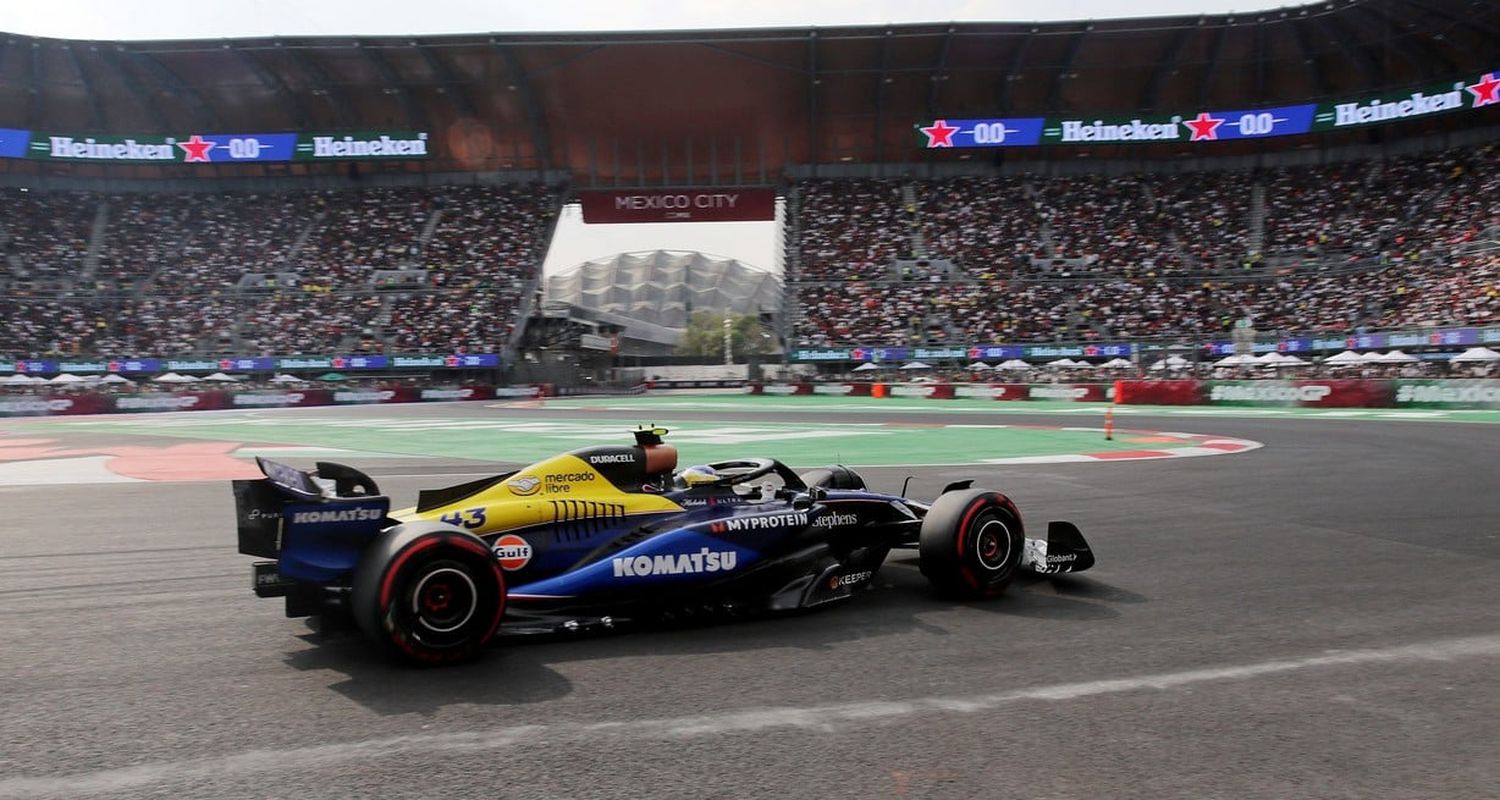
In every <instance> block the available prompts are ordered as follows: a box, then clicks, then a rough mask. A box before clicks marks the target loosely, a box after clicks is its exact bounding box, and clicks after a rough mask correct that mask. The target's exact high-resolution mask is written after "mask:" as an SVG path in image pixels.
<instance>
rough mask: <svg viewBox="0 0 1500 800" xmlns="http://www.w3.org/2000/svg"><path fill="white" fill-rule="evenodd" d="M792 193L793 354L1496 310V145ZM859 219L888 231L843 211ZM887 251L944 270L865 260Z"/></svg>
mask: <svg viewBox="0 0 1500 800" xmlns="http://www.w3.org/2000/svg"><path fill="white" fill-rule="evenodd" d="M796 192H797V193H798V194H799V195H800V198H802V199H804V200H805V198H808V197H812V198H814V201H813V202H802V203H800V204H798V206H797V208H798V210H799V212H800V213H799V214H798V218H797V219H796V220H795V221H794V228H793V229H794V230H795V231H796V233H797V237H798V239H797V241H796V242H795V246H796V247H797V255H798V258H797V259H796V260H795V261H793V262H792V263H793V264H794V269H793V270H792V271H791V274H789V275H788V280H789V284H790V285H789V291H790V293H791V295H792V297H793V298H794V299H795V308H797V309H798V312H797V316H796V319H795V322H794V344H796V345H800V346H837V345H850V344H912V343H919V342H927V343H940V342H953V341H970V342H973V341H1013V342H1026V341H1049V340H1059V339H1061V340H1078V341H1086V340H1091V339H1098V338H1141V337H1181V336H1196V335H1223V334H1225V333H1226V332H1227V331H1228V330H1230V328H1232V327H1233V325H1234V324H1235V322H1236V321H1238V320H1240V319H1242V318H1244V317H1247V316H1248V317H1250V318H1251V319H1252V320H1254V321H1255V324H1256V327H1257V328H1258V329H1260V330H1263V331H1284V332H1296V331H1319V330H1321V331H1344V330H1354V329H1356V328H1359V329H1370V330H1375V329H1383V328H1394V327H1411V326H1418V325H1460V324H1464V325H1473V324H1491V323H1494V322H1495V321H1496V320H1497V319H1500V297H1497V293H1500V287H1497V283H1496V274H1495V270H1496V268H1497V257H1496V255H1495V251H1496V250H1497V249H1500V248H1497V246H1496V244H1495V243H1494V241H1493V240H1495V239H1496V238H1500V237H1497V230H1500V229H1497V226H1500V148H1497V147H1495V146H1486V147H1479V148H1467V149H1458V150H1449V151H1445V152H1441V153H1433V154H1426V155H1418V156H1403V157H1399V158H1393V159H1390V160H1386V161H1375V162H1370V161H1363V162H1352V163H1346V164H1332V165H1326V166H1313V167H1295V168H1282V169H1276V170H1271V171H1267V172H1263V173H1255V172H1209V173H1199V174H1191V175H1170V176H1169V175H1139V174H1137V175H1124V176H1113V177H1105V176H1072V177H1065V178H1064V177H1044V176H1022V177H993V178H976V177H965V178H949V179H942V180H931V181H925V180H912V181H887V182H884V183H880V182H873V181H865V180H860V181H847V182H840V181H835V180H826V179H823V180H816V181H804V182H802V183H800V184H799V185H798V186H797V188H796ZM908 197H916V198H919V201H918V202H917V203H915V204H912V205H908V204H906V203H905V202H904V199H905V198H908ZM870 219H878V220H887V221H888V222H887V223H886V224H883V225H880V226H877V227H878V228H879V230H878V231H874V232H871V229H872V226H871V225H867V224H864V223H863V222H858V221H857V220H870ZM851 220H856V222H851ZM1486 231H1488V233H1486ZM1481 239H1487V240H1489V241H1487V242H1485V243H1481V241H1480V240H1481ZM834 242H836V243H837V245H836V246H834V245H831V244H830V243H834ZM1481 245H1482V246H1481ZM1486 248H1488V249H1486ZM901 253H907V254H911V255H912V256H915V257H918V258H922V257H928V258H944V259H950V260H952V261H953V262H955V263H956V264H958V265H959V267H960V268H961V274H958V275H956V276H948V275H938V274H932V275H916V276H913V275H903V274H897V273H895V272H893V271H892V270H891V269H889V268H881V266H880V264H879V263H878V262H877V263H873V264H872V263H871V258H872V254H879V255H880V256H881V257H885V258H887V259H889V258H892V257H894V255H895V254H901Z"/></svg>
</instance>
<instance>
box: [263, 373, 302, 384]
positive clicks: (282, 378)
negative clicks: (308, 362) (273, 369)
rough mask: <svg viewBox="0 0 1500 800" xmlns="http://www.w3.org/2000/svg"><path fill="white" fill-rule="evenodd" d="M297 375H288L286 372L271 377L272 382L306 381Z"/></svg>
mask: <svg viewBox="0 0 1500 800" xmlns="http://www.w3.org/2000/svg"><path fill="white" fill-rule="evenodd" d="M306 382H307V381H304V380H302V379H301V378H299V377H297V376H296V375H288V374H286V373H285V372H283V373H281V374H280V375H277V376H276V377H274V378H272V379H271V383H306Z"/></svg>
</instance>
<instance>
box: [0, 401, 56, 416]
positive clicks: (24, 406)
mask: <svg viewBox="0 0 1500 800" xmlns="http://www.w3.org/2000/svg"><path fill="white" fill-rule="evenodd" d="M72 407H73V401H72V400H4V401H0V414H46V413H48V412H52V411H67V410H68V409H70V408H72Z"/></svg>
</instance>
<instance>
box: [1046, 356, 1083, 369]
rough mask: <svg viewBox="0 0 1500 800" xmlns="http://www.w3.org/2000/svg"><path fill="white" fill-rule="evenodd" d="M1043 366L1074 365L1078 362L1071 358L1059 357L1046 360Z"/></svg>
mask: <svg viewBox="0 0 1500 800" xmlns="http://www.w3.org/2000/svg"><path fill="white" fill-rule="evenodd" d="M1044 366H1048V367H1076V366H1078V362H1077V361H1074V360H1073V359H1071V358H1059V359H1057V360H1056V361H1048V362H1047V363H1046V364H1045V365H1044Z"/></svg>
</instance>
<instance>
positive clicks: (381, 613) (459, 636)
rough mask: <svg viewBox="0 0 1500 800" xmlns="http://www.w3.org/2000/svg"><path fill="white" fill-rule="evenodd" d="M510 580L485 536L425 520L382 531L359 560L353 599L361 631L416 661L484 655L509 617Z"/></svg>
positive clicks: (427, 663) (388, 650) (433, 662)
mask: <svg viewBox="0 0 1500 800" xmlns="http://www.w3.org/2000/svg"><path fill="white" fill-rule="evenodd" d="M505 591H506V590H505V577H504V575H502V573H501V572H500V564H499V563H498V562H497V561H496V560H495V559H494V557H493V556H492V555H491V554H490V548H489V546H488V545H486V544H485V543H484V541H483V540H482V539H480V538H479V537H477V536H475V535H473V534H471V533H468V532H467V531H463V530H459V529H457V528H454V527H452V526H450V525H445V524H442V523H436V522H419V523H413V524H407V525H398V526H396V527H394V528H392V529H390V530H389V531H386V532H385V533H383V534H381V536H380V539H378V540H377V541H376V542H375V543H374V544H372V545H370V547H369V549H368V550H366V551H365V553H364V556H363V557H362V558H361V559H360V562H359V567H358V568H357V569H356V570H355V573H354V587H353V589H352V593H351V597H350V605H351V606H352V607H353V611H354V619H355V621H356V622H357V623H358V624H359V627H360V629H361V630H363V631H364V633H365V635H366V636H368V637H369V638H370V639H371V640H372V641H373V642H375V644H376V645H377V646H378V647H380V648H381V649H382V650H384V651H385V652H386V653H387V654H389V655H391V656H393V657H394V658H396V659H397V660H400V661H405V662H408V663H411V664H418V665H424V666H435V665H440V664H454V663H458V662H461V661H467V660H469V659H472V658H475V657H476V656H478V655H479V654H480V653H481V652H482V651H483V649H484V647H485V645H487V644H489V643H490V640H491V639H493V638H494V637H495V631H496V630H497V629H498V628H499V627H500V618H501V617H502V616H504V614H505Z"/></svg>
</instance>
